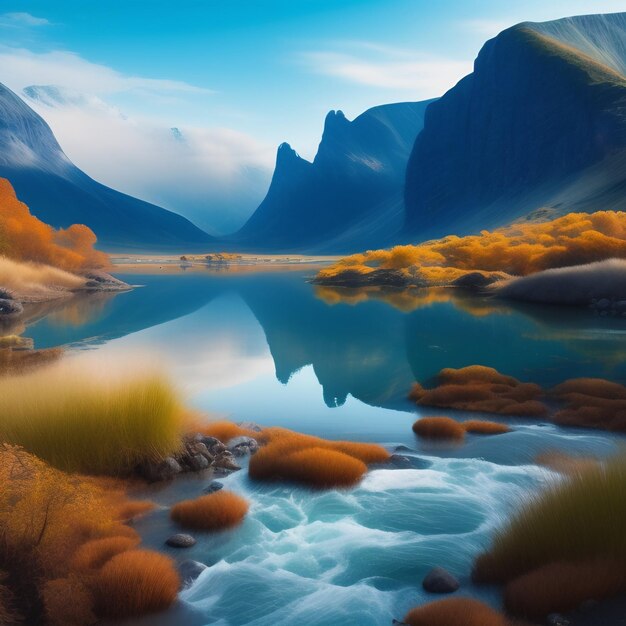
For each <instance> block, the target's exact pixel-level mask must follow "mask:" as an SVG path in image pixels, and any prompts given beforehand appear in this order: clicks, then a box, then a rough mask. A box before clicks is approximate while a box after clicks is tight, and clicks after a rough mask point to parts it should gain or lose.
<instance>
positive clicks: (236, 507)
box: [170, 491, 248, 531]
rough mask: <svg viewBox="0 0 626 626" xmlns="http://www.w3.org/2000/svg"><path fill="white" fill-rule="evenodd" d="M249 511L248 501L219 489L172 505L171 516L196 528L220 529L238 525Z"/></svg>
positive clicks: (183, 523)
mask: <svg viewBox="0 0 626 626" xmlns="http://www.w3.org/2000/svg"><path fill="white" fill-rule="evenodd" d="M247 512H248V502H247V501H246V500H245V499H244V498H242V497H241V496H238V495H237V494H236V493H232V492H230V491H217V492H216V493H211V494H209V495H206V496H201V497H199V498H195V499H194V500H183V501H182V502H178V503H177V504H175V505H174V506H173V507H172V510H171V512H170V516H171V518H172V519H173V520H174V521H175V522H177V523H178V524H180V525H181V526H184V527H185V528H193V529H196V530H207V531H218V530H225V529H227V528H232V527H233V526H237V525H238V524H240V523H241V522H242V521H243V518H244V517H245V516H246V513H247Z"/></svg>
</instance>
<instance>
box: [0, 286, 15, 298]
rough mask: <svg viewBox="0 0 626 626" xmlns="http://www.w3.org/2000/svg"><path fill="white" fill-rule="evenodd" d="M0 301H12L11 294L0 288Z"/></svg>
mask: <svg viewBox="0 0 626 626" xmlns="http://www.w3.org/2000/svg"><path fill="white" fill-rule="evenodd" d="M0 299H1V300H13V294H12V293H11V292H10V291H9V290H8V289H5V288H4V287H0Z"/></svg>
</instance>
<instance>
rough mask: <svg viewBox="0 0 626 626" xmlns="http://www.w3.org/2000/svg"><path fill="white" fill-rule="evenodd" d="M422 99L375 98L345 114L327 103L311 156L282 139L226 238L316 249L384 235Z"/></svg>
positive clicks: (398, 197) (389, 232)
mask: <svg viewBox="0 0 626 626" xmlns="http://www.w3.org/2000/svg"><path fill="white" fill-rule="evenodd" d="M428 104H429V102H415V103H412V102H407V103H399V104H389V105H382V106H379V107H375V108H373V109H369V110H368V111H366V112H365V113H363V114H361V115H360V116H358V117H357V118H355V119H354V120H353V121H349V120H347V119H346V117H345V116H344V114H343V113H342V112H341V111H331V112H330V113H329V114H328V115H327V116H326V121H325V124H324V133H323V136H322V141H321V143H320V145H319V149H318V152H317V155H316V156H315V159H314V161H313V163H310V162H309V161H306V160H305V159H302V158H301V157H300V156H298V154H297V153H296V152H295V151H294V150H293V149H292V148H291V146H289V144H286V143H284V144H282V145H281V146H280V147H279V148H278V153H277V157H276V168H275V170H274V176H273V178H272V182H271V184H270V188H269V191H268V193H267V196H266V197H265V199H264V200H263V202H262V203H261V204H260V206H259V207H258V209H257V210H256V212H255V213H254V214H253V215H252V217H251V218H250V219H249V220H248V222H247V223H246V224H245V225H244V226H243V228H242V229H241V230H240V231H239V232H238V233H236V234H235V235H234V236H233V238H232V239H233V241H234V242H236V243H237V244H239V245H243V246H246V247H252V248H258V249H272V250H289V251H303V250H307V251H313V250H315V251H318V252H322V251H324V252H327V251H342V252H344V251H349V250H356V249H359V248H360V247H363V246H368V245H374V244H377V245H383V244H385V243H387V242H388V241H390V240H391V239H392V238H393V236H394V235H395V234H396V233H397V232H398V231H399V230H400V229H401V226H402V221H403V200H402V188H403V184H404V173H405V168H406V162H407V159H408V156H409V153H410V150H411V147H412V145H413V142H414V140H415V137H416V136H417V133H418V132H419V131H420V129H421V127H422V124H423V118H424V111H425V110H426V107H427V105H428Z"/></svg>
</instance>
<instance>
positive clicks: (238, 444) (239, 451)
mask: <svg viewBox="0 0 626 626" xmlns="http://www.w3.org/2000/svg"><path fill="white" fill-rule="evenodd" d="M258 449H259V444H258V443H257V440H256V439H253V438H252V437H235V438H234V439H231V440H230V442H229V444H228V450H229V452H232V453H233V454H234V455H235V456H246V455H247V454H254V453H255V452H256V451H257V450H258Z"/></svg>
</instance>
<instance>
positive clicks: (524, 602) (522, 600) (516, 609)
mask: <svg viewBox="0 0 626 626" xmlns="http://www.w3.org/2000/svg"><path fill="white" fill-rule="evenodd" d="M623 592H626V563H624V562H620V561H617V560H613V559H610V558H604V559H596V560H591V561H581V562H567V561H559V562H557V563H550V564H548V565H544V566H543V567H540V568H538V569H536V570H533V571H532V572H529V573H528V574H524V575H523V576H520V577H519V578H516V579H514V580H512V581H511V582H510V583H508V585H507V586H506V588H505V592H504V605H505V607H506V609H507V611H509V612H510V613H512V614H513V615H519V616H521V617H526V618H529V619H542V618H544V617H545V616H546V615H549V614H550V613H566V612H569V611H573V610H575V609H577V608H578V607H579V606H580V605H581V604H583V602H585V601H586V600H595V601H599V600H604V599H606V598H610V597H611V596H615V595H617V594H619V593H623Z"/></svg>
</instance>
